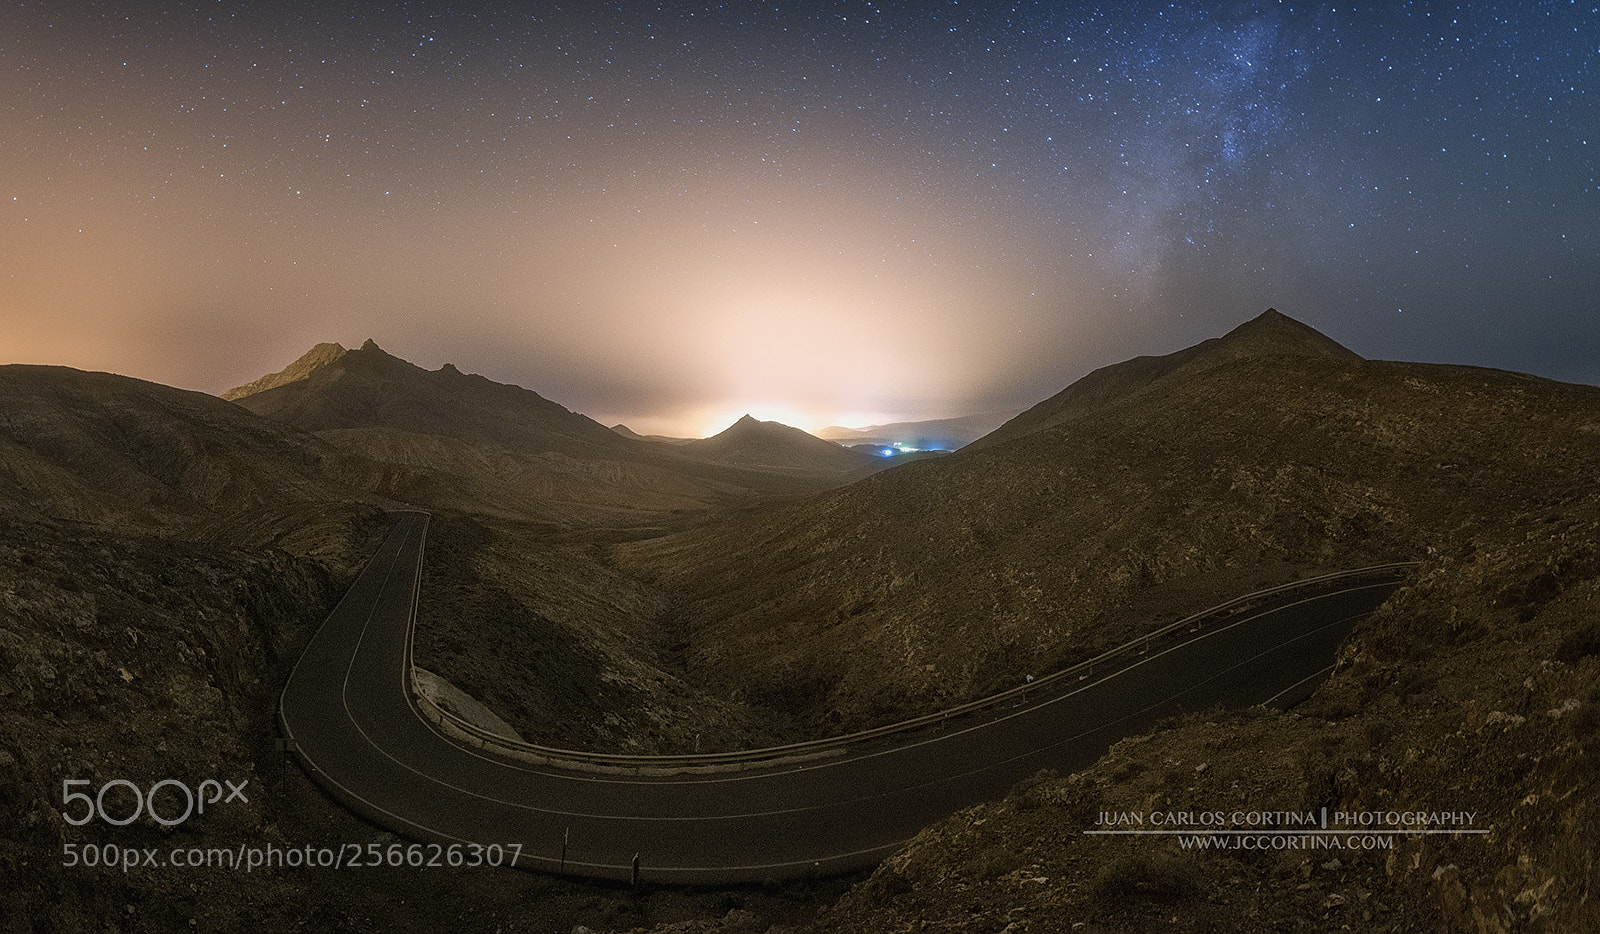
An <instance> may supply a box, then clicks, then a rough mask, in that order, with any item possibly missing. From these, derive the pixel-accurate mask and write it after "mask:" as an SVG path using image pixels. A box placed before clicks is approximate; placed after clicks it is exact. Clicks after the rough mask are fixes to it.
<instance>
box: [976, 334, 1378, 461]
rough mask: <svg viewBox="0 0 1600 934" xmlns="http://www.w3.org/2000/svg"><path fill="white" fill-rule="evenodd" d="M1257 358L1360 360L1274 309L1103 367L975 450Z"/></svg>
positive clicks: (987, 437) (980, 442)
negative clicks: (1192, 341)
mask: <svg viewBox="0 0 1600 934" xmlns="http://www.w3.org/2000/svg"><path fill="white" fill-rule="evenodd" d="M1254 356H1297V357H1322V358H1327V359H1331V360H1343V361H1345V362H1347V363H1350V362H1355V361H1357V360H1359V359H1360V357H1359V356H1358V355H1357V354H1356V353H1354V352H1352V351H1350V350H1348V349H1346V348H1345V347H1343V346H1341V345H1340V344H1339V343H1338V342H1336V341H1333V340H1330V339H1329V338H1327V337H1324V336H1323V335H1322V334H1320V333H1318V332H1317V331H1316V330H1315V329H1313V328H1311V327H1309V326H1307V325H1305V324H1302V323H1300V322H1299V321H1296V320H1294V319H1293V318H1290V317H1289V316H1288V315H1285V314H1283V313H1281V312H1279V311H1278V310H1277V309H1275V308H1268V309H1267V310H1266V311H1264V312H1262V313H1261V314H1260V315H1258V316H1256V317H1255V318H1252V319H1251V320H1249V321H1246V322H1245V323H1244V324H1241V325H1239V326H1238V327H1236V328H1234V329H1233V330H1232V331H1229V332H1228V333H1227V334H1225V335H1223V336H1222V337H1213V338H1211V339H1209V340H1205V341H1201V342H1200V343H1198V344H1196V345H1194V346H1193V347H1186V348H1184V349H1183V350H1179V351H1176V352H1174V353H1170V354H1166V355H1164V356H1159V357H1135V358H1133V359H1132V360H1124V361H1123V362H1121V363H1114V364H1112V365H1110V366H1106V367H1101V368H1100V369H1098V370H1095V371H1094V372H1093V373H1090V374H1089V375H1087V376H1085V377H1083V378H1082V379H1080V380H1077V381H1076V382H1074V383H1073V384H1072V385H1070V386H1068V387H1067V388H1066V389H1063V390H1062V391H1061V392H1059V393H1056V394H1055V395H1054V396H1051V397H1050V398H1048V399H1046V400H1044V401H1043V402H1040V403H1039V404H1037V405H1035V406H1033V407H1032V408H1030V409H1028V410H1027V411H1025V412H1023V413H1022V414H1020V415H1018V416H1017V417H1015V418H1013V419H1011V420H1010V421H1007V422H1006V423H1005V424H1003V425H1001V426H1000V427H999V428H997V429H995V430H994V431H993V432H990V433H989V434H987V435H985V436H984V437H982V438H979V439H978V440H976V441H974V442H973V443H972V447H973V448H974V449H982V448H986V447H993V446H994V445H997V444H1002V443H1004V442H1006V441H1010V440H1012V439H1014V438H1020V437H1022V436H1023V435H1027V434H1032V433H1033V432H1035V431H1040V430H1042V429H1045V428H1049V427H1051V426H1053V425H1059V424H1061V423H1062V422H1065V421H1068V420H1070V419H1073V418H1078V417H1081V416H1084V415H1088V414H1091V413H1093V412H1095V411H1097V410H1099V409H1102V408H1104V407H1106V406H1108V405H1111V404H1113V403H1115V402H1117V401H1119V400H1122V399H1127V398H1130V397H1133V396H1135V395H1138V394H1139V393H1142V392H1147V391H1151V390H1155V389H1158V388H1160V387H1162V386H1164V385H1167V384H1169V383H1171V382H1175V381H1179V380H1182V379H1183V378H1184V377H1185V376H1187V375H1192V374H1195V373H1199V372H1201V371H1203V370H1206V369H1209V368H1211V367H1214V366H1220V365H1222V364H1226V363H1230V362H1232V361H1234V360H1239V359H1243V358H1245V357H1254Z"/></svg>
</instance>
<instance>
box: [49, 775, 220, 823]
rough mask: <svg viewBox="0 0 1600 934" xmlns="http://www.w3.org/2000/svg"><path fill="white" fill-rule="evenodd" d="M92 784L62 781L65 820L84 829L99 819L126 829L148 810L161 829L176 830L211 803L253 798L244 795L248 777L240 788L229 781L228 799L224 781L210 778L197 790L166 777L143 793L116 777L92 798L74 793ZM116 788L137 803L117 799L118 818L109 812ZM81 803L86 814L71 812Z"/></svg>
mask: <svg viewBox="0 0 1600 934" xmlns="http://www.w3.org/2000/svg"><path fill="white" fill-rule="evenodd" d="M89 784H92V783H91V782H90V781H89V780H88V779H87V778H66V779H62V780H61V806H62V811H61V817H62V819H63V820H65V821H66V822H67V823H69V824H71V825H72V826H74V827H82V826H83V825H84V824H87V823H89V822H90V821H92V820H94V819H95V818H96V817H99V818H100V819H101V820H102V821H105V822H106V823H108V824H110V825H112V826H113V827H125V826H127V825H128V824H131V823H133V822H134V821H136V820H138V819H139V815H140V814H143V813H144V812H145V811H147V810H148V811H149V812H150V817H151V819H152V820H154V821H155V822H156V823H158V824H160V825H161V826H163V827H176V826H177V825H178V824H181V823H183V822H184V821H186V820H188V819H189V818H190V816H191V815H194V814H204V813H205V811H206V805H208V804H217V803H218V802H221V803H222V804H228V803H229V802H232V801H243V802H244V803H246V804H249V803H250V799H249V798H247V797H245V793H244V788H245V786H246V785H248V784H250V779H248V778H247V779H245V780H244V781H242V782H240V783H238V784H237V785H236V784H234V783H233V782H231V781H229V782H226V784H227V786H228V787H227V797H223V787H222V786H223V784H224V782H219V781H216V780H215V779H210V778H208V779H206V780H205V781H203V782H201V783H200V786H199V787H198V788H194V789H191V788H190V787H189V786H188V785H186V784H184V783H183V782H180V781H178V780H177V779H175V778H164V779H162V780H161V781H159V782H156V783H155V784H154V785H151V786H150V790H149V791H140V790H139V786H138V785H135V784H134V783H133V782H130V781H128V780H127V779H125V778H113V779H112V780H111V781H109V782H106V783H105V784H104V785H101V786H100V790H99V791H98V792H96V793H95V794H94V795H93V796H92V797H91V796H90V794H89V793H88V792H87V791H73V790H72V789H73V786H74V785H89ZM113 788H126V789H127V790H128V791H129V792H130V793H131V794H132V795H133V803H132V804H131V805H126V804H124V803H123V802H119V801H117V800H116V799H117V798H126V795H115V796H113V800H112V802H111V803H112V804H113V805H114V807H113V810H114V811H116V812H117V816H113V815H112V814H111V813H108V812H107V810H106V792H108V791H110V790H112V789H113ZM158 801H160V802H161V808H160V809H158V808H157V807H156V803H157V802H158ZM79 802H82V806H83V813H82V814H81V815H80V816H74V815H73V814H71V813H69V810H68V809H71V808H76V807H78V804H79ZM180 804H181V806H182V810H181V811H180V810H179V806H180ZM130 807H131V810H130V811H129V812H128V813H127V814H126V815H125V816H123V815H122V811H123V810H125V809H127V808H130ZM174 815H176V816H174Z"/></svg>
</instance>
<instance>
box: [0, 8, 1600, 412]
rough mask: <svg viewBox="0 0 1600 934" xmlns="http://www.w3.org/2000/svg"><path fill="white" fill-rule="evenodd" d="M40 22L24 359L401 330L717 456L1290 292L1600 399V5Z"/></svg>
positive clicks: (321, 14) (426, 355)
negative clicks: (763, 426) (693, 438)
mask: <svg viewBox="0 0 1600 934" xmlns="http://www.w3.org/2000/svg"><path fill="white" fill-rule="evenodd" d="M1597 5H1600V4H1597V3H1596V0H1583V2H1577V3H1572V2H1566V0H1560V2H1554V0H1552V2H1524V3H1492V2H1485V3H1471V4H1443V3H1441V4H1425V3H1392V2H1386V3H1378V4H1344V3H1340V4H1330V5H1315V4H1298V3H1254V4H1251V3H1242V4H1231V5H1230V4H1214V3H1185V2H1180V3H1159V4H1156V3H1139V2H1127V3H1121V2H1119V3H1103V4H1093V3H1066V2H1053V3H985V2H975V0H961V2H956V0H943V2H923V3H914V4H913V3H871V2H865V0H848V2H845V0H839V2H767V3H753V2H737V0H735V2H726V3H710V4H705V3H702V4H675V3H674V4H657V3H620V4H619V3H563V4H559V5H557V4H553V3H537V4H532V3H513V2H498V3H495V2H464V0H451V2H420V0H419V2H410V3H389V4H384V3H376V2H375V3H363V4H335V3H323V2H316V3H312V2H235V0H213V2H199V0H194V2H188V3H169V4H164V3H155V2H142V3H130V2H97V0H74V2H71V3H62V2H59V0H52V2H25V3H16V2H6V3H4V5H3V6H0V362H29V363H56V364H65V365H69V366H75V367H80V368H85V369H103V370H111V371H114V372H119V373H125V374H127V375H130V376H137V377H140V378H144V379H151V380H156V381H159V382H163V383H167V384H169V385H175V386H181V387H184V388H190V389H200V390H204V391H208V392H220V391H222V390H224V389H227V388H229V387H231V386H234V385H238V384H241V383H244V382H248V381H249V380H251V379H253V378H255V377H256V376H259V375H261V374H263V373H266V372H270V371H274V370H278V369H281V368H282V367H283V366H285V365H287V364H288V363H289V362H290V361H291V360H293V359H294V358H295V357H297V356H299V355H300V354H301V353H302V352H304V351H305V350H306V349H308V348H309V347H310V346H311V345H312V344H314V343H316V342H318V341H339V342H341V343H344V344H345V345H346V346H347V347H354V346H357V345H358V344H360V342H361V341H363V340H365V339H367V338H369V337H370V338H373V339H375V340H376V341H377V342H378V343H379V344H380V345H382V346H383V347H384V348H385V349H387V350H389V351H390V352H392V353H394V354H396V355H398V356H401V357H404V358H406V359H409V360H411V361H412V362H414V363H417V364H419V365H422V366H426V367H429V368H435V367H437V366H439V365H441V364H443V363H445V362H453V363H455V364H457V365H458V366H460V367H461V368H462V369H464V370H466V371H468V372H479V373H483V374H484V375H487V376H489V377H491V378H493V379H497V380H502V381H506V382H513V383H517V384H519V385H522V386H526V387H528V388H530V389H534V390H536V391H538V392H540V393H541V394H543V395H545V396H547V397H549V398H553V399H555V400H556V401H558V402H561V403H562V404H564V405H566V406H568V407H569V408H572V409H575V410H577V411H581V412H583V413H585V414H588V415H591V416H593V417H596V418H598V419H600V420H602V421H605V422H606V423H607V424H611V423H615V422H617V421H625V422H627V423H628V424H629V425H630V426H632V427H634V428H635V429H637V430H640V431H647V432H648V431H656V432H663V433H669V434H682V435H702V434H707V433H710V432H713V431H715V430H718V429H719V428H721V427H723V426H724V425H726V424H727V423H729V422H731V421H732V420H733V419H734V418H736V417H737V416H738V415H739V414H741V413H743V412H746V411H750V412H753V413H755V414H757V415H758V416H759V417H763V418H779V419H781V420H784V421H787V422H789V423H791V424H797V425H800V426H802V427H807V428H813V429H815V428H820V427H822V426H824V425H828V424H857V425H859V424H867V423H873V422H883V421H890V420H899V419H913V418H935V417H948V416H956V415H964V414H973V413H983V412H998V411H1006V410H1017V409H1021V408H1024V407H1026V406H1028V405H1031V404H1032V403H1034V402H1036V401H1038V400H1040V399H1042V398H1044V397H1046V396H1049V395H1051V394H1053V393H1054V392H1056V391H1058V390H1059V389H1061V388H1062V387H1064V386H1065V385H1067V383H1069V382H1071V381H1072V380H1073V379H1076V378H1077V377H1079V376H1081V375H1083V374H1084V373H1086V372H1088V371H1089V370H1091V369H1093V368H1095V367H1098V366H1103V365H1106V364H1108V363H1113V362H1117V361H1119V360H1122V359H1126V358H1128V357H1130V356H1134V355H1137V354H1147V353H1166V352H1170V351H1172V350H1176V349H1179V348H1181V347H1184V346H1187V345H1189V344H1192V343H1195V342H1197V341H1199V340H1202V339H1204V338H1207V337H1212V336H1216V335H1218V334H1221V333H1223V332H1224V331H1226V330H1228V329H1230V328H1231V327H1233V326H1235V325H1237V324H1239V323H1241V322H1242V321H1244V320H1246V319H1248V318H1250V317H1253V316H1254V315H1255V314H1257V313H1259V312H1260V311H1262V310H1264V309H1265V308H1267V307H1268V306H1272V307H1276V308H1277V309H1278V310H1280V311H1283V312H1284V313H1286V314H1289V315H1291V316H1293V317H1296V318H1298V319H1300V320H1302V321H1305V322H1306V323H1308V324H1311V325H1313V326H1315V327H1317V328H1318V329H1320V330H1321V331H1323V332H1324V333H1325V334H1328V335H1329V336H1331V337H1333V338H1334V339H1336V340H1338V341H1340V342H1341V343H1344V344H1345V345H1346V346H1348V347H1350V348H1351V349H1354V350H1356V351H1357V352H1359V353H1362V354H1364V355H1366V356H1369V357H1379V358H1386V359H1408V360H1421V361H1430V362H1448V363H1466V364H1474V365H1484V366H1494V367H1501V368H1506V369H1513V370H1520V371H1524V372H1531V373H1535V374H1538V375H1542V376H1548V377H1552V378H1556V379H1563V380H1571V381H1581V382H1600V83H1597V82H1600V10H1597Z"/></svg>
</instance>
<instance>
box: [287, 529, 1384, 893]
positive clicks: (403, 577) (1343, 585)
mask: <svg viewBox="0 0 1600 934" xmlns="http://www.w3.org/2000/svg"><path fill="white" fill-rule="evenodd" d="M426 530H427V516H426V515H425V514H421V513H399V514H397V515H396V522H395V526H394V528H393V529H392V530H391V532H390V534H389V536H388V538H387V539H386V540H385V541H384V543H383V545H382V546H381V547H380V548H379V551H378V553H377V554H376V555H374V556H373V558H372V559H371V560H370V561H369V562H368V564H367V567H366V568H365V570H364V571H363V572H362V574H361V575H360V577H358V578H357V580H356V581H355V583H354V584H353V585H352V586H351V588H350V590H349V592H348V593H346V594H345V596H344V599H343V600H341V601H340V603H339V605H338V606H337V607H336V608H335V609H334V611H333V613H332V614H331V615H330V616H329V617H328V619H327V621H326V622H325V623H324V624H323V626H322V628H321V629H320V630H318V632H317V633H316V635H315V636H313V637H312V640H311V642H310V643H309V644H308V645H307V647H306V650H305V653H304V655H303V656H302V657H301V659H300V661H299V663H298V664H297V665H296V666H295V668H294V671H293V672H292V673H291V674H290V677H289V681H288V683H287V685H286V686H285V688H284V691H283V696H282V698H281V701H280V704H279V719H280V726H281V728H282V730H283V733H284V736H285V737H286V738H287V739H289V740H290V741H291V743H290V745H291V748H293V750H294V752H295V754H296V755H297V756H298V757H299V759H300V761H301V762H302V763H303V764H304V765H305V767H306V769H307V770H308V771H309V773H310V774H311V775H312V776H313V777H314V778H315V779H316V780H317V781H318V782H319V783H320V784H321V785H322V786H323V787H324V788H325V789H326V790H327V791H328V792H329V793H330V794H331V795H333V796H334V797H335V798H337V799H338V800H339V801H341V802H342V803H344V804H345V805H346V806H347V807H349V808H351V809H352V810H354V811H355V812H357V813H359V814H361V815H363V816H364V817H366V818H367V819H369V820H371V821H373V822H375V823H377V824H378V825H380V826H383V827H385V828H387V829H389V830H392V831H394V832H396V833H398V834H401V835H402V836H405V837H408V838H410V839H413V840H418V841H422V842H425V843H438V844H442V845H446V846H448V845H449V844H462V845H463V848H466V847H470V846H471V845H472V844H477V845H479V846H483V847H488V846H490V845H494V844H498V845H500V846H501V847H502V848H503V850H502V852H503V853H505V854H507V855H508V856H509V854H510V853H512V852H513V851H514V852H516V853H517V855H518V857H519V858H518V862H519V865H521V866H523V867H525V868H531V869H539V870H544V871H550V872H563V873H568V874H573V875H580V876H587V877H591V878H600V879H612V880H629V879H630V878H633V877H634V875H635V872H637V875H638V878H639V879H640V880H642V881H645V882H670V883H689V884H725V883H736V882H760V881H768V880H776V879H785V878H793V877H800V876H806V875H812V874H829V873H837V872H845V871H850V870H855V869H861V868H866V867H869V866H872V865H874V864H876V863H877V862H878V861H879V860H881V859H882V858H884V857H885V856H887V855H888V854H889V853H891V852H893V851H894V850H895V849H897V848H898V847H900V846H901V845H902V844H904V843H905V842H906V841H907V840H909V839H910V838H911V837H912V836H914V835H915V834H916V833H917V831H919V830H920V829H921V828H923V827H924V826H926V825H928V824H929V823H931V822H933V821H935V820H937V819H939V818H940V817H943V816H945V815H947V814H949V813H951V812H953V811H955V810H957V809H959V808H961V807H965V806H967V805H970V804H972V803H975V802H977V801H982V800H986V799H990V798H995V797H998V796H1000V795H1003V794H1004V793H1005V791H1006V790H1007V789H1008V788H1009V787H1010V786H1012V785H1013V784H1015V783H1016V782H1017V781H1018V780H1019V779H1021V778H1023V777H1025V776H1027V775H1029V774H1032V773H1033V772H1035V771H1037V770H1038V769H1041V768H1047V767H1048V768H1056V769H1076V768H1081V767H1083V766H1085V765H1087V764H1089V763H1091V762H1093V761H1094V760H1095V759H1097V758H1098V757H1099V756H1100V755H1101V754H1102V753H1103V752H1104V751H1105V750H1106V749H1107V748H1108V747H1109V746H1110V745H1111V743H1113V742H1115V741H1116V740H1118V739H1120V738H1122V737H1124V736H1127V735H1130V734H1133V733H1137V732H1140V731H1143V730H1145V729H1147V728H1148V727H1149V726H1150V725H1151V724H1152V723H1154V722H1155V721H1156V720H1158V719H1160V718H1162V717H1165V716H1168V715H1170V714H1173V713H1177V712H1181V711H1186V710H1195V709H1201V708H1204V707H1208V706H1211V705H1213V704H1217V703H1222V704H1228V705H1249V704H1255V703H1262V702H1266V701H1269V700H1272V699H1274V698H1276V697H1278V696H1279V695H1283V694H1286V693H1290V694H1292V693H1294V692H1296V691H1303V690H1305V689H1306V684H1307V683H1309V682H1310V681H1311V680H1313V679H1315V678H1316V677H1317V676H1318V675H1319V674H1321V673H1322V672H1325V671H1326V670H1327V667H1328V666H1329V664H1330V663H1331V661H1332V659H1333V655H1334V650H1335V649H1336V647H1337V646H1338V644H1339V642H1340V641H1341V640H1342V639H1343V638H1344V637H1345V635H1347V634H1348V633H1349V631H1350V628H1351V626H1352V625H1354V623H1355V621H1356V620H1358V619H1360V618H1362V617H1364V616H1366V615H1367V614H1369V613H1371V612H1372V611H1373V610H1374V609H1376V608H1377V606H1378V605H1379V604H1380V603H1382V602H1383V600H1384V599H1386V598H1387V597H1388V595H1389V593H1390V592H1392V591H1393V590H1394V588H1395V587H1396V586H1397V581H1398V579H1397V577H1396V576H1395V574H1394V573H1393V572H1392V571H1391V572H1388V573H1383V574H1379V575H1366V576H1364V577H1358V578H1347V579H1341V580H1337V581H1331V582H1323V583H1321V584H1318V585H1312V586H1308V587H1305V588H1289V589H1279V590H1277V591H1275V592H1271V593H1270V594H1268V595H1267V596H1264V597H1262V598H1261V599H1259V600H1257V601H1255V603H1254V604H1253V605H1250V606H1249V607H1248V608H1247V609H1239V608H1235V610H1234V611H1233V612H1231V613H1230V614H1227V615H1226V616H1225V617H1223V618H1219V619H1216V620H1208V621H1207V622H1206V624H1205V625H1204V626H1203V627H1199V628H1198V630H1197V631H1196V632H1194V633H1192V634H1188V633H1179V634H1178V635H1177V636H1176V637H1175V638H1170V639H1168V640H1165V641H1164V642H1161V643H1156V644H1153V645H1151V646H1150V647H1148V649H1147V650H1146V651H1144V652H1143V653H1142V654H1140V653H1138V652H1135V651H1130V652H1128V653H1126V654H1125V656H1124V657H1122V658H1121V659H1119V660H1117V661H1116V662H1115V663H1112V662H1106V663H1102V664H1098V665H1096V666H1095V668H1094V669H1093V670H1092V674H1087V673H1086V674H1083V675H1082V676H1080V677H1064V678H1055V679H1051V680H1050V683H1049V684H1048V685H1044V686H1043V688H1042V689H1040V690H1034V691H1030V692H1028V693H1026V694H1022V695H1018V696H1016V697H1015V698H1014V699H1013V698H1010V697H1008V698H1006V699H1005V700H1004V701H1003V702H1000V703H996V704H991V705H989V706H987V707H985V708H983V709H981V710H977V711H975V712H971V713H967V714H964V715H962V716H960V717H956V718H952V719H950V720H949V721H948V722H946V723H944V724H942V725H940V726H935V727H926V728H922V729H917V730H906V731H899V732H893V733H889V734H887V735H877V736H872V737H868V738H864V739H861V740H859V741H851V742H848V743H845V744H841V745H834V746H832V747H831V748H827V749H824V750H822V751H821V752H814V753H813V754H809V755H799V756H792V757H776V758H771V759H770V760H769V761H765V762H761V763H757V764H753V765H750V766H748V767H741V768H739V769H728V768H727V767H726V766H721V767H719V768H721V770H699V771H696V770H683V769H679V770H677V771H675V772H672V771H670V770H664V769H658V768H640V769H637V770H635V771H636V772H637V774H627V773H626V771H625V770H623V769H617V768H612V769H603V770H597V769H595V768H594V767H593V765H592V761H590V762H585V761H582V760H584V759H589V760H592V759H593V758H595V757H585V756H584V755H583V754H576V755H575V756H574V758H573V761H571V762H568V763H563V762H561V761H560V759H559V756H557V757H555V758H554V759H553V760H552V761H548V762H530V761H526V759H527V757H526V756H522V757H520V758H519V757H517V756H514V755H511V754H509V753H507V752H505V751H502V750H499V749H496V748H495V747H494V746H493V745H489V746H484V747H479V746H478V745H476V744H474V743H473V742H470V741H467V740H465V739H462V738H460V735H459V734H456V735H447V732H446V731H441V730H440V729H439V728H438V727H436V726H435V725H434V724H433V723H432V722H430V720H429V719H428V717H427V716H425V715H424V712H423V711H422V710H421V709H420V708H419V707H418V703H417V701H416V700H415V698H414V697H413V694H412V692H411V690H410V686H409V674H410V668H411V630H412V627H413V625H414V623H415V613H416V598H417V593H418V589H419V587H420V584H421V575H422V546H423V540H424V537H425V534H426ZM1168 643H1170V644H1168ZM547 752H551V753H558V752H559V751H556V750H547ZM704 758H705V761H707V762H718V761H724V760H725V759H726V757H722V759H719V758H718V757H704ZM675 759H676V760H677V761H679V762H690V763H692V762H694V761H696V760H694V759H692V758H690V757H675ZM612 761H628V760H624V759H623V758H622V757H612ZM637 761H638V762H639V763H641V764H646V765H647V764H651V763H659V762H660V761H661V759H660V758H659V757H655V758H650V759H645V758H641V759H639V760H637ZM669 772H670V773H669ZM663 773H669V774H663ZM636 867H637V868H636Z"/></svg>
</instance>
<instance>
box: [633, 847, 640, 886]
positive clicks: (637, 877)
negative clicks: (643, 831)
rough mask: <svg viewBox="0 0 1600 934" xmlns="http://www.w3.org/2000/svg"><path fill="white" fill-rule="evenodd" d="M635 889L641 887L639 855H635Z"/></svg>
mask: <svg viewBox="0 0 1600 934" xmlns="http://www.w3.org/2000/svg"><path fill="white" fill-rule="evenodd" d="M633 887H634V888H638V887H639V854H638V853H635V854H633Z"/></svg>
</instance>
